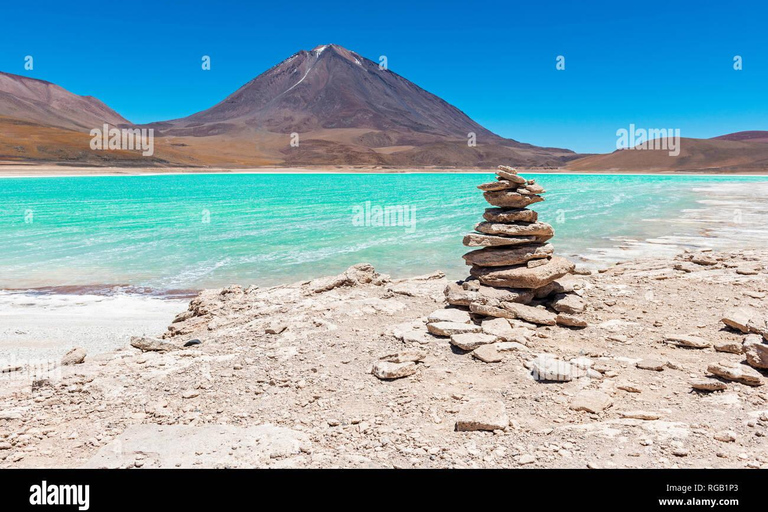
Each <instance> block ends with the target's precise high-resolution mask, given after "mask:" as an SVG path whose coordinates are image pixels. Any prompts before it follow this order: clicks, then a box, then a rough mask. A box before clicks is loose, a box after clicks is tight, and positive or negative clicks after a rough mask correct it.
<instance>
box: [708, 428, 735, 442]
mask: <svg viewBox="0 0 768 512" xmlns="http://www.w3.org/2000/svg"><path fill="white" fill-rule="evenodd" d="M713 437H714V438H715V440H717V441H721V442H723V443H733V442H735V441H736V433H735V432H732V431H730V430H723V431H721V432H717V433H716V434H715V435H714V436H713Z"/></svg>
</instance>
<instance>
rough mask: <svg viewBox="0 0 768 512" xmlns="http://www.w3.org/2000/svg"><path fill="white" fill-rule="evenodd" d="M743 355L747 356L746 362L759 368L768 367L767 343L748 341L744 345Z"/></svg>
mask: <svg viewBox="0 0 768 512" xmlns="http://www.w3.org/2000/svg"><path fill="white" fill-rule="evenodd" d="M744 355H746V356H747V364H748V365H750V366H751V367H753V368H759V369H761V370H766V369H768V345H766V344H764V343H750V344H749V345H747V346H746V347H744Z"/></svg>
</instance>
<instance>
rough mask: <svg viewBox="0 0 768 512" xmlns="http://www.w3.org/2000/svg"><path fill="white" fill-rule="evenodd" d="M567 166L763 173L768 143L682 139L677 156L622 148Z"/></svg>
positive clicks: (767, 164)
mask: <svg viewBox="0 0 768 512" xmlns="http://www.w3.org/2000/svg"><path fill="white" fill-rule="evenodd" d="M566 169H567V170H570V171H577V172H606V173H611V172H638V173H645V172H648V173H695V172H714V173H765V172H768V144H765V143H762V142H753V141H748V142H742V141H740V140H727V139H726V140H723V139H720V138H715V139H687V138H683V139H681V140H680V154H679V155H677V156H670V155H669V152H668V151H666V150H626V149H625V150H619V151H614V152H613V153H608V154H605V155H590V156H586V157H583V158H579V159H577V160H573V161H571V162H568V164H567V165H566Z"/></svg>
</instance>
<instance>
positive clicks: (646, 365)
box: [635, 359, 665, 372]
mask: <svg viewBox="0 0 768 512" xmlns="http://www.w3.org/2000/svg"><path fill="white" fill-rule="evenodd" d="M635 366H636V367H638V368H640V369H641V370H651V371H654V372H660V371H663V370H664V366H665V365H664V363H663V362H662V361H659V360H658V359H642V360H640V361H638V362H637V364H635Z"/></svg>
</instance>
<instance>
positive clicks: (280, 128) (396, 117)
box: [150, 44, 577, 166]
mask: <svg viewBox="0 0 768 512" xmlns="http://www.w3.org/2000/svg"><path fill="white" fill-rule="evenodd" d="M150 126H152V127H154V128H156V129H157V130H158V131H159V132H160V134H161V136H165V137H179V138H184V139H185V141H184V143H185V144H188V145H189V147H190V151H195V150H196V148H195V146H198V145H199V144H196V142H199V141H200V140H202V139H210V138H213V139H219V140H221V141H222V142H223V145H224V146H226V148H227V150H228V151H229V153H230V154H233V153H240V154H241V156H243V157H244V156H246V154H245V153H247V152H248V150H249V151H251V152H259V153H261V155H260V156H262V157H264V158H267V159H269V160H272V161H275V162H279V163H285V164H302V165H312V164H353V165H354V164H380V165H387V164H389V165H404V166H408V165H446V166H466V165H488V164H496V163H500V162H506V163H511V164H514V165H528V166H559V165H561V164H562V163H563V162H565V161H567V160H570V159H573V158H575V157H576V156H577V155H576V154H575V153H573V152H572V151H569V150H564V149H557V148H540V147H536V146H533V145H530V144H524V143H520V142H517V141H515V140H511V139H505V138H503V137H500V136H498V135H496V134H494V133H493V132H491V131H490V130H487V129H486V128H484V127H483V126H481V125H479V124H478V123H476V122H475V121H473V120H472V119H470V118H469V116H467V115H466V114H465V113H464V112H462V111H461V110H459V109H458V108H456V107H454V106H453V105H451V104H449V103H447V102H446V101H444V100H442V99H440V98H439V97H437V96H435V95H434V94H431V93H429V92H427V91H425V90H424V89H422V88H421V87H419V86H417V85H415V84H414V83H412V82H410V81H408V80H407V79H405V78H403V77H402V76H400V75H398V74H396V73H394V72H392V71H390V70H388V69H383V68H382V67H380V66H379V64H378V63H376V62H373V61H371V60H369V59H366V58H365V57H362V56H361V55H359V54H357V53H355V52H353V51H350V50H347V49H346V48H342V47H341V46H338V45H334V44H329V45H323V46H318V47H316V48H314V49H313V50H311V51H305V50H302V51H300V52H298V53H296V54H294V55H292V56H291V57H289V58H288V59H286V60H284V61H283V62H281V63H280V64H278V65H276V66H274V67H272V68H271V69H269V70H267V71H266V72H264V73H262V74H261V75H259V76H257V77H256V78H254V79H253V80H251V81H250V82H248V83H247V84H245V85H243V86H242V87H240V89H238V90H237V91H235V92H234V93H233V94H231V95H230V96H228V97H227V98H225V99H224V100H223V101H221V102H220V103H218V104H216V105H214V106H213V107H211V108H209V109H207V110H204V111H202V112H198V113H196V114H193V115H191V116H189V117H185V118H182V119H175V120H172V121H166V122H162V123H153V124H152V125H150ZM296 134H298V135H296ZM471 139H474V141H475V142H476V145H472V144H470V143H469V141H470V140H471ZM296 140H297V141H298V143H297V144H291V142H292V141H296ZM240 141H242V148H246V146H245V145H246V144H247V150H246V151H245V153H243V152H240V151H238V147H239V146H240V145H241V143H240ZM206 145H209V144H206Z"/></svg>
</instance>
